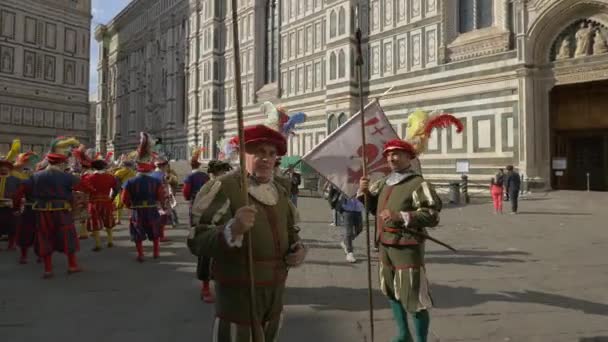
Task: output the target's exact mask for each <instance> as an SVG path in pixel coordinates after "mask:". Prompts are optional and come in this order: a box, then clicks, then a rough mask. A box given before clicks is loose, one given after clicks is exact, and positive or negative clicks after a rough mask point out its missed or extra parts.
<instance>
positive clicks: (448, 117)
mask: <svg viewBox="0 0 608 342" xmlns="http://www.w3.org/2000/svg"><path fill="white" fill-rule="evenodd" d="M452 125H453V126H456V133H460V132H462V130H464V125H463V124H462V121H460V119H458V118H456V117H455V116H454V115H452V114H441V115H437V116H436V117H434V118H432V119H430V120H429V122H427V124H426V126H424V134H425V135H426V136H429V135H431V132H432V131H433V129H435V128H447V127H450V126H452Z"/></svg>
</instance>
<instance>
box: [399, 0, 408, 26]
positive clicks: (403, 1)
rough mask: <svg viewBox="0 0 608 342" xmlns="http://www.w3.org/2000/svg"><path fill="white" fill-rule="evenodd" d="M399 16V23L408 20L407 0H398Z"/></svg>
mask: <svg viewBox="0 0 608 342" xmlns="http://www.w3.org/2000/svg"><path fill="white" fill-rule="evenodd" d="M397 1H398V2H397V7H398V9H397V15H398V17H397V18H398V20H399V21H404V20H405V19H406V18H407V0H397Z"/></svg>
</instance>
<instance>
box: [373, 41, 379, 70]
mask: <svg viewBox="0 0 608 342" xmlns="http://www.w3.org/2000/svg"><path fill="white" fill-rule="evenodd" d="M379 73H380V48H379V46H373V47H372V75H378V74H379Z"/></svg>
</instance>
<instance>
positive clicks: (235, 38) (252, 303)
mask: <svg viewBox="0 0 608 342" xmlns="http://www.w3.org/2000/svg"><path fill="white" fill-rule="evenodd" d="M232 42H233V50H234V51H233V52H234V54H233V55H234V90H235V97H236V118H237V127H238V137H239V161H240V173H241V195H242V197H243V198H242V199H243V203H244V204H245V205H249V193H248V191H247V189H248V184H247V183H248V182H247V177H248V175H247V169H246V167H245V131H244V123H243V90H242V88H241V53H240V47H239V43H240V42H239V23H238V4H237V0H232ZM243 242H244V244H245V246H246V248H247V256H246V258H247V273H248V276H249V288H248V290H249V321H250V324H251V326H250V328H251V340H252V341H253V342H258V340H259V339H258V335H257V329H256V324H257V322H258V320H257V317H256V309H257V305H256V299H255V275H254V270H253V246H252V245H253V241H252V239H251V232H247V233H245V237H244V241H243Z"/></svg>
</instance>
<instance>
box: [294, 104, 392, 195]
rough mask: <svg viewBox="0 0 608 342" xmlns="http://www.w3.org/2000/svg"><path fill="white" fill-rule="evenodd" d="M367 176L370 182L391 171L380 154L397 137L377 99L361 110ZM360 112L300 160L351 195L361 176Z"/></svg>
mask: <svg viewBox="0 0 608 342" xmlns="http://www.w3.org/2000/svg"><path fill="white" fill-rule="evenodd" d="M363 115H364V118H365V120H364V122H365V134H366V146H365V151H366V155H367V172H368V177H369V178H370V180H371V181H372V182H373V181H374V180H377V179H379V178H381V177H383V176H385V175H387V174H389V173H390V168H389V166H388V163H387V162H386V158H384V157H383V156H382V150H383V148H384V144H385V143H386V142H388V141H389V140H392V139H399V136H398V135H397V133H396V132H395V130H394V129H393V126H392V125H391V123H390V121H389V120H388V118H387V117H386V115H385V114H384V111H383V110H382V107H380V103H378V100H374V101H373V102H371V103H370V104H368V105H367V106H366V107H365V109H364V111H363ZM362 141H363V139H362V137H361V112H358V113H357V114H355V115H354V116H352V117H351V118H350V119H349V120H348V121H347V122H346V123H344V124H343V125H342V126H340V127H338V129H337V130H335V131H334V132H333V133H332V134H330V135H329V136H328V137H327V138H325V140H323V141H322V142H320V143H319V144H318V145H317V146H315V147H314V148H313V149H312V150H311V151H310V152H308V153H307V154H306V155H305V156H304V157H302V161H304V162H305V163H306V164H308V165H309V166H310V167H311V168H313V169H314V170H315V171H317V172H318V173H319V174H320V175H321V176H322V177H324V178H325V179H327V180H328V181H329V182H331V183H332V184H333V185H334V186H336V187H338V188H339V189H340V190H341V191H342V192H343V193H344V194H345V195H347V196H349V197H354V196H355V195H356V194H357V189H358V188H359V179H360V178H361V177H362V176H363V168H362V165H361V159H362V157H363V149H362V146H361V145H362Z"/></svg>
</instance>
